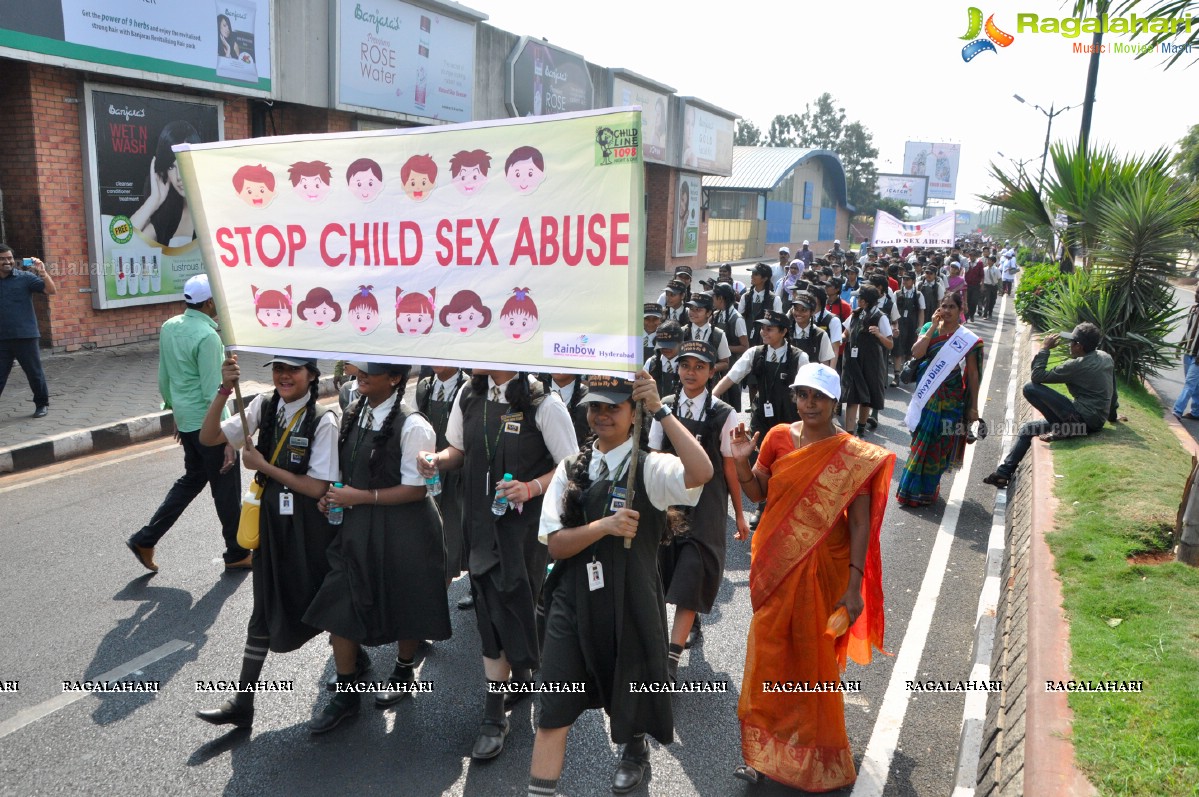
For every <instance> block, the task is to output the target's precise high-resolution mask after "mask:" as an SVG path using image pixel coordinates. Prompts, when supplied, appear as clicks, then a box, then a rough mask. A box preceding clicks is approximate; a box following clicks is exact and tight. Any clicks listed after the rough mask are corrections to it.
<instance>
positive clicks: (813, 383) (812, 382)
mask: <svg viewBox="0 0 1199 797" xmlns="http://www.w3.org/2000/svg"><path fill="white" fill-rule="evenodd" d="M791 387H792V388H797V387H811V388H815V389H816V390H819V391H820V392H821V393H823V394H824V395H826V396H828V397H829V398H831V399H832V400H833V401H838V400H839V399H840V398H841V377H839V376H837V372H836V371H834V370H833V369H832V368H829V367H828V366H827V365H824V364H823V363H808V364H807V365H801V366H800V367H799V370H798V371H797V372H796V373H795V381H794V382H792V383H791Z"/></svg>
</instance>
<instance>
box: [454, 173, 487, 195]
mask: <svg viewBox="0 0 1199 797" xmlns="http://www.w3.org/2000/svg"><path fill="white" fill-rule="evenodd" d="M486 182H487V175H485V174H483V172H482V171H481V170H480V169H479V167H478V166H463V167H462V168H461V169H459V170H458V174H456V175H454V185H456V186H458V190H459V191H461V192H462V193H464V194H466V195H468V196H469V195H470V194H474V193H477V192H478V190H479V189H480V188H482V187H483V185H484V184H485V183H486Z"/></svg>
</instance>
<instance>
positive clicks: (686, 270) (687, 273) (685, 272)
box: [674, 266, 691, 279]
mask: <svg viewBox="0 0 1199 797" xmlns="http://www.w3.org/2000/svg"><path fill="white" fill-rule="evenodd" d="M674 275H675V276H676V277H678V276H684V277H687V278H688V279H690V277H691V266H675V269H674Z"/></svg>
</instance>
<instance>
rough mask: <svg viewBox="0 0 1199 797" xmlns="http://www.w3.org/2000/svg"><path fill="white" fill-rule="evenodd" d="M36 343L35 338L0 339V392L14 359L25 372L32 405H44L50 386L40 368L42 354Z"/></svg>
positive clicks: (6, 381)
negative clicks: (31, 393) (31, 392)
mask: <svg viewBox="0 0 1199 797" xmlns="http://www.w3.org/2000/svg"><path fill="white" fill-rule="evenodd" d="M38 345H39V341H38V339H37V338H8V339H6V340H0V394H2V393H4V386H5V385H6V384H8V375H9V374H10V373H11V372H12V364H13V360H16V361H17V362H18V363H19V364H20V366H21V370H22V371H24V372H25V378H26V379H28V380H29V389H30V390H32V391H33V404H34V406H36V407H45V406H47V405H49V404H50V388H49V386H47V385H46V373H45V372H44V371H43V370H42V355H41V353H40V351H39V350H38Z"/></svg>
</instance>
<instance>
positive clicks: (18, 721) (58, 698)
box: [0, 639, 192, 739]
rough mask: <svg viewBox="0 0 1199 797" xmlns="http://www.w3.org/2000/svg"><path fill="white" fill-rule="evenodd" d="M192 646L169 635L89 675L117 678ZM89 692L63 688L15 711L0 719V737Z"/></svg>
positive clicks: (48, 714) (103, 678)
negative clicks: (166, 639)
mask: <svg viewBox="0 0 1199 797" xmlns="http://www.w3.org/2000/svg"><path fill="white" fill-rule="evenodd" d="M191 646H192V643H191V642H184V641H183V640H182V639H172V640H171V641H170V642H167V643H166V644H165V645H159V646H158V647H156V648H154V650H151V651H150V652H148V653H144V654H142V655H141V656H138V657H137V658H136V659H133V660H131V661H127V662H125V663H124V664H119V665H117V666H116V667H115V668H113V669H111V670H109V671H108V672H106V673H104V674H102V675H97V676H96V677H95V678H90V679H88V680H91V681H120V680H122V679H124V678H126V677H128V676H129V675H132V674H133V673H135V672H137V671H138V670H140V669H142V668H143V667H148V666H150V665H151V664H153V663H154V662H156V661H158V660H159V659H165V658H166V657H167V656H170V655H171V654H172V653H177V652H179V651H181V650H184V649H186V648H190V647H191ZM91 694H92V693H91V692H63V693H62V694H61V695H55V696H54V697H52V698H50V699H49V700H45V701H42V702H41V703H38V704H37V705H36V706H31V707H30V708H27V709H22V710H21V711H18V712H17V713H16V714H15V715H13V716H12V717H10V718H9V719H6V720H5V721H4V722H0V739H3V738H4V737H6V736H8V735H9V734H12V733H16V732H17V731H19V730H21V729H22V728H24V727H25V726H26V725H29V724H31V723H34V722H37V721H38V720H40V719H42V718H44V717H48V716H50V715H51V714H53V713H54V712H55V711H58V710H59V709H60V708H66V707H67V706H69V705H71V704H72V703H74V702H75V701H77V700H82V699H83V698H85V697H88V696H89V695H91Z"/></svg>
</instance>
